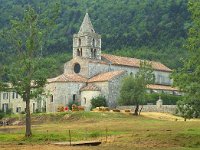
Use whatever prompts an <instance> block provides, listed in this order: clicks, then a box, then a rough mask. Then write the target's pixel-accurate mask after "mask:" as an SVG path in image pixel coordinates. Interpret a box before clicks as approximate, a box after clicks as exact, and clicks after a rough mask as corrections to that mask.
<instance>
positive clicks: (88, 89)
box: [81, 84, 100, 91]
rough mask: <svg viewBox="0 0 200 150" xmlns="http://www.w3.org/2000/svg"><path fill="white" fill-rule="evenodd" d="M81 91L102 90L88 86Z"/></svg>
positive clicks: (91, 85)
mask: <svg viewBox="0 0 200 150" xmlns="http://www.w3.org/2000/svg"><path fill="white" fill-rule="evenodd" d="M81 91H100V89H99V88H98V87H96V86H95V85H93V84H88V85H87V86H85V87H83V88H81Z"/></svg>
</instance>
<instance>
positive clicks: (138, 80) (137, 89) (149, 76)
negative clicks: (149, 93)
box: [119, 62, 155, 115]
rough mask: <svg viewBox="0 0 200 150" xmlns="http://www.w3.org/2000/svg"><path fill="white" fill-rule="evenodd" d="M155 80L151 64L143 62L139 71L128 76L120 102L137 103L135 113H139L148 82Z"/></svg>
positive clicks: (121, 90)
mask: <svg viewBox="0 0 200 150" xmlns="http://www.w3.org/2000/svg"><path fill="white" fill-rule="evenodd" d="M154 81H155V76H154V74H153V69H152V67H151V64H149V63H147V62H141V63H140V68H139V71H138V72H137V73H136V74H135V76H134V75H129V76H128V77H126V78H125V79H124V80H123V82H122V86H121V89H120V99H119V103H120V104H123V105H135V106H136V108H135V115H138V111H139V104H143V101H144V100H145V94H146V89H147V84H152V83H154Z"/></svg>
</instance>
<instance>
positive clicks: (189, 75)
mask: <svg viewBox="0 0 200 150" xmlns="http://www.w3.org/2000/svg"><path fill="white" fill-rule="evenodd" d="M188 6H189V11H190V12H191V18H192V26H191V28H190V29H189V37H188V39H187V44H186V48H187V50H188V54H189V57H188V59H186V60H184V62H183V63H184V66H183V67H182V68H179V69H177V70H176V71H174V73H173V79H174V85H175V86H177V87H179V88H180V89H181V90H182V91H183V92H184V93H185V99H184V100H183V101H182V102H181V110H182V111H181V113H183V115H184V116H185V113H186V114H188V112H187V109H188V111H189V112H190V109H192V110H194V111H195V116H196V117H197V116H198V117H199V116H200V91H199V89H200V76H199V75H200V59H199V58H200V30H199V29H200V20H199V18H200V2H199V1H195V0H190V1H189V2H188ZM189 114H190V113H189ZM189 116H190V115H189Z"/></svg>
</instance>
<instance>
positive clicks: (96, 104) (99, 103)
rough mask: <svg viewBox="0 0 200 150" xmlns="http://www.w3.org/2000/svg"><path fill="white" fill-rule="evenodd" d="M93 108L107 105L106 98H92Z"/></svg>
mask: <svg viewBox="0 0 200 150" xmlns="http://www.w3.org/2000/svg"><path fill="white" fill-rule="evenodd" d="M91 104H92V109H93V108H96V107H101V106H104V107H106V106H107V103H106V98H105V97H103V96H98V97H94V98H92V99H91Z"/></svg>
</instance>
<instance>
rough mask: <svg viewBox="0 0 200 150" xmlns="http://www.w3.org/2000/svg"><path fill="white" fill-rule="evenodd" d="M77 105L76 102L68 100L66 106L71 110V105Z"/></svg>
mask: <svg viewBox="0 0 200 150" xmlns="http://www.w3.org/2000/svg"><path fill="white" fill-rule="evenodd" d="M74 104H75V105H77V106H78V102H73V101H72V102H70V103H69V104H68V107H69V110H72V105H74Z"/></svg>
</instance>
